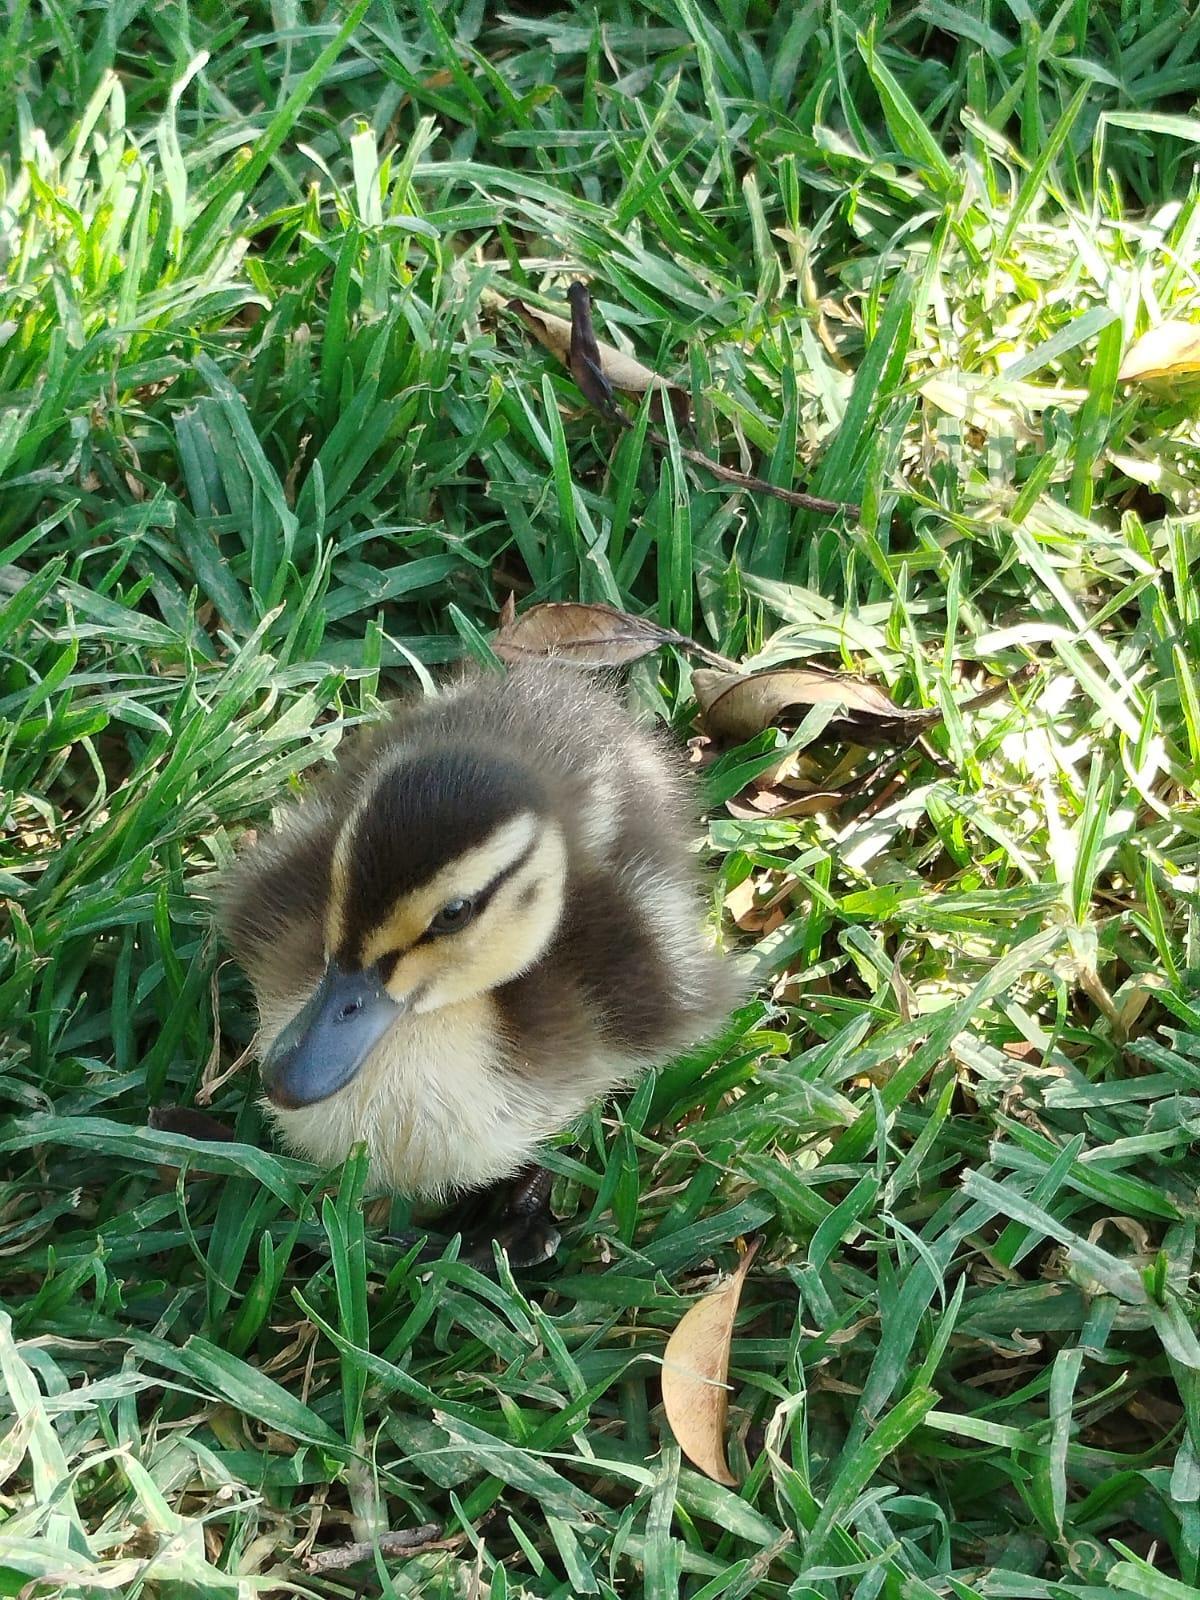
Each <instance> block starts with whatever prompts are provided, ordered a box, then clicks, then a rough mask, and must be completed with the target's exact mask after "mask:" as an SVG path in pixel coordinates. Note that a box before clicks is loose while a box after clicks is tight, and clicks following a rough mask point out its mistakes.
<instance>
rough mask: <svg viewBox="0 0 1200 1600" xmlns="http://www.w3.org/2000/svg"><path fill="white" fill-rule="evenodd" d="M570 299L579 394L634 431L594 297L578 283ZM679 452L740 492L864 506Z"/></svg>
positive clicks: (665, 445) (819, 504)
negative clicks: (608, 366)
mask: <svg viewBox="0 0 1200 1600" xmlns="http://www.w3.org/2000/svg"><path fill="white" fill-rule="evenodd" d="M567 299H568V301H569V302H570V305H571V348H570V353H569V355H568V357H567V365H568V366H569V367H570V369H571V376H572V377H573V378H574V379H575V382H576V383H577V384H578V385H579V389H580V393H581V394H582V395H583V397H584V399H585V400H586V401H587V402H588V404H589V405H591V406H594V407H595V409H596V410H597V411H598V412H599V413H600V415H601V416H602V417H605V418H607V420H608V421H609V422H615V423H617V425H618V426H619V427H622V428H631V427H632V426H633V424H632V423H631V422H630V420H629V418H628V417H627V416H626V415H625V413H624V411H622V410H621V407H620V406H619V405H618V403H617V397H616V395H615V394H614V392H613V387H612V384H611V383H610V382H609V381H608V378H607V376H606V375H605V372H604V366H603V362H602V360H601V356H600V347H599V345H598V343H597V342H596V330H595V328H594V326H593V325H592V297H591V294H590V292H589V290H588V286H587V284H586V283H582V282H575V283H573V284H571V286H570V288H569V289H568V290H567ZM646 437H647V438H648V439H649V441H650V443H651V444H652V445H653V446H654V447H655V449H657V450H666V451H669V450H670V448H671V443H670V440H669V439H666V438H664V437H663V435H662V434H661V433H655V432H654V431H653V429H651V430H650V431H649V432H648V433H647V434H646ZM679 453H680V455H681V456H682V457H683V458H684V460H685V461H690V462H691V463H692V465H693V466H697V467H703V468H704V470H705V471H706V472H711V473H712V475H713V477H714V478H719V479H720V480H721V482H722V483H729V484H733V485H734V486H736V487H737V488H739V489H749V490H750V491H751V493H753V494H766V495H770V496H771V497H772V499H775V500H782V501H783V502H784V503H785V504H786V505H789V506H799V507H800V509H801V510H802V511H822V512H826V513H828V514H829V515H830V516H836V515H837V514H838V513H839V512H843V511H844V512H846V513H847V514H848V515H849V516H852V517H857V516H858V514H859V512H860V510H861V507H860V506H856V505H854V504H853V502H851V501H849V500H824V499H822V498H821V496H820V495H815V494H803V493H802V492H801V491H800V490H798V489H781V488H779V487H778V486H777V485H776V484H774V483H768V482H767V480H766V479H765V478H756V477H755V476H754V475H753V474H752V473H748V472H736V471H735V470H734V469H733V467H724V466H722V465H721V463H720V462H719V461H714V460H713V459H712V457H711V456H706V455H705V454H704V453H703V452H702V451H700V450H689V449H687V448H686V447H685V446H684V445H680V447H679Z"/></svg>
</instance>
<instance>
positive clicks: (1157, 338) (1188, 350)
mask: <svg viewBox="0 0 1200 1600" xmlns="http://www.w3.org/2000/svg"><path fill="white" fill-rule="evenodd" d="M1195 372H1200V324H1197V323H1195V322H1180V321H1173V322H1160V323H1159V325H1158V327H1157V328H1149V329H1147V331H1146V332H1145V333H1144V334H1142V336H1141V338H1140V339H1135V340H1134V341H1133V344H1132V345H1131V346H1130V348H1129V350H1128V351H1127V352H1126V354H1125V359H1124V361H1122V363H1121V370H1120V371H1119V372H1118V373H1117V379H1118V381H1119V382H1121V383H1147V382H1153V381H1154V380H1155V379H1156V378H1183V377H1187V376H1188V375H1190V374H1191V373H1195Z"/></svg>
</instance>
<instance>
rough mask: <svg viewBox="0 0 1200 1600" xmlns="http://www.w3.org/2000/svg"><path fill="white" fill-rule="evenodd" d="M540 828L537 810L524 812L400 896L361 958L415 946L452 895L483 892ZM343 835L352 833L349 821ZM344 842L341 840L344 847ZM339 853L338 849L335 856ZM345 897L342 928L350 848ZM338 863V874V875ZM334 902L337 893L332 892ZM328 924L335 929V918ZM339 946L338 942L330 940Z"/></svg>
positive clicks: (339, 926)
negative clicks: (410, 891)
mask: <svg viewBox="0 0 1200 1600" xmlns="http://www.w3.org/2000/svg"><path fill="white" fill-rule="evenodd" d="M537 831H538V821H537V818H536V817H535V816H534V815H533V814H532V812H522V813H521V814H520V815H519V816H516V817H514V818H513V819H512V820H511V821H510V822H506V823H505V824H504V826H503V827H501V828H497V830H496V831H495V833H493V834H492V836H491V837H490V838H489V839H486V840H485V841H484V843H483V844H481V845H478V846H476V847H475V848H474V849H472V850H465V851H464V852H463V853H462V855H460V856H456V857H455V858H454V859H453V860H452V861H450V862H448V863H447V864H446V866H445V867H443V868H442V870H441V871H440V872H439V873H438V874H437V876H436V877H434V878H433V879H431V880H430V882H428V883H425V884H422V885H421V887H420V888H419V889H416V890H414V891H413V893H411V894H409V895H405V896H404V897H403V898H402V899H401V900H399V901H398V902H397V903H396V904H395V905H394V906H393V907H392V909H391V911H390V912H389V914H388V916H387V918H386V920H385V921H384V922H383V923H381V924H380V926H379V927H377V928H374V929H372V930H371V932H370V934H369V935H368V936H367V938H366V939H364V941H363V947H362V960H363V963H364V965H366V966H370V965H371V964H372V963H373V962H375V961H378V960H379V959H380V957H381V956H385V955H389V954H391V953H392V952H394V951H403V950H407V949H409V947H410V946H412V945H414V944H415V943H416V942H417V940H418V939H419V938H420V937H421V935H422V934H423V933H424V932H425V930H426V928H428V926H429V923H430V921H431V920H432V918H433V917H434V916H435V914H436V913H437V912H438V911H440V910H441V908H442V906H444V905H445V904H446V902H447V901H449V900H456V899H471V898H473V897H474V896H476V895H478V894H481V893H482V892H483V891H484V890H485V889H486V888H487V887H488V886H489V884H491V883H492V882H494V880H495V879H496V878H498V877H500V876H501V874H502V873H503V872H504V871H505V869H506V868H508V867H511V866H512V865H513V864H514V862H516V861H519V860H520V858H521V857H522V856H523V855H525V854H526V852H527V851H528V850H529V848H530V846H531V845H532V843H533V840H534V838H535V837H536V835H537ZM342 837H343V839H347V838H348V837H349V825H348V828H347V832H346V833H344V834H343V836H342ZM340 844H341V841H339V846H340ZM336 855H337V852H336V851H335V858H336ZM342 873H343V879H342V881H343V899H342V901H341V906H340V908H339V915H338V922H337V931H338V932H341V931H342V930H343V928H344V925H345V915H344V907H345V898H344V895H345V884H346V882H347V881H348V852H347V853H346V854H345V855H344V857H343V861H342ZM336 876H337V872H336V867H335V871H334V873H333V878H334V879H336ZM331 902H332V896H331ZM329 926H330V928H331V930H332V929H333V928H334V923H333V919H332V904H331V919H330V923H329ZM330 948H331V949H336V948H337V947H336V945H331V946H330Z"/></svg>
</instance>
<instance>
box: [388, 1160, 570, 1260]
mask: <svg viewBox="0 0 1200 1600" xmlns="http://www.w3.org/2000/svg"><path fill="white" fill-rule="evenodd" d="M552 1181H553V1180H552V1178H551V1176H550V1174H549V1173H548V1172H547V1171H546V1169H545V1167H539V1166H537V1165H530V1166H528V1167H524V1168H522V1170H521V1171H520V1172H519V1173H518V1174H517V1176H516V1177H515V1178H506V1179H505V1180H504V1182H503V1183H497V1184H493V1185H492V1187H491V1188H489V1189H477V1190H475V1191H474V1192H473V1193H471V1194H468V1195H465V1196H464V1197H463V1199H462V1200H461V1201H460V1202H459V1204H458V1205H457V1206H456V1207H454V1208H453V1209H452V1210H451V1211H450V1212H449V1213H448V1214H447V1215H446V1216H445V1217H442V1218H440V1219H439V1222H438V1228H437V1231H436V1232H431V1233H429V1235H428V1242H427V1243H426V1245H425V1247H424V1248H423V1250H422V1251H421V1259H422V1260H423V1261H436V1260H438V1259H439V1257H440V1256H441V1255H442V1254H443V1252H444V1251H445V1249H446V1245H447V1244H448V1243H449V1241H450V1239H451V1238H452V1237H453V1235H454V1234H456V1233H459V1234H461V1235H462V1246H461V1248H460V1250H459V1252H458V1259H459V1260H460V1261H469V1262H470V1264H471V1265H472V1266H473V1267H476V1268H478V1269H479V1271H481V1272H494V1271H495V1267H496V1260H495V1257H494V1255H493V1254H492V1244H493V1241H495V1242H496V1243H498V1244H499V1245H500V1246H501V1247H502V1248H503V1249H504V1250H505V1251H507V1253H508V1260H509V1265H510V1266H512V1267H513V1268H514V1269H515V1270H516V1271H518V1272H519V1271H523V1270H525V1269H527V1268H529V1267H540V1266H542V1265H543V1264H544V1263H545V1262H547V1261H549V1260H550V1259H551V1257H552V1256H553V1255H554V1253H555V1251H556V1250H557V1249H558V1245H559V1239H560V1237H561V1235H560V1234H559V1231H558V1224H557V1223H556V1222H555V1220H554V1217H553V1216H552V1215H551V1212H550V1186H551V1183H552ZM417 1237H419V1235H418V1234H417V1233H416V1231H414V1232H413V1233H412V1234H411V1239H410V1236H409V1235H405V1236H404V1237H403V1238H395V1239H394V1240H393V1242H394V1243H396V1244H406V1243H409V1242H411V1240H415V1239H416V1238H417Z"/></svg>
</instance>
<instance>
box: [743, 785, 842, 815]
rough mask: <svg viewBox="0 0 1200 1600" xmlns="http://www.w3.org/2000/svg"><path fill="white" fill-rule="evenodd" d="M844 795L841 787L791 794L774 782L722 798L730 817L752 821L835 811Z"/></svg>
mask: <svg viewBox="0 0 1200 1600" xmlns="http://www.w3.org/2000/svg"><path fill="white" fill-rule="evenodd" d="M845 798H846V796H845V794H844V793H843V791H842V790H841V789H813V790H810V791H809V792H808V793H807V794H795V793H793V792H792V791H791V790H788V789H779V788H776V787H774V786H767V787H761V786H759V787H755V788H752V789H746V790H743V791H742V793H741V794H739V795H735V796H734V798H733V799H732V800H727V801H726V802H725V809H726V811H728V813H729V815H730V816H731V817H737V818H738V819H739V820H740V821H743V822H747V821H753V820H755V819H756V818H760V817H780V818H785V819H786V818H787V817H816V816H820V815H821V814H822V813H823V812H826V811H836V810H837V808H838V807H839V806H840V805H841V803H842V801H843V800H845Z"/></svg>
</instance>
